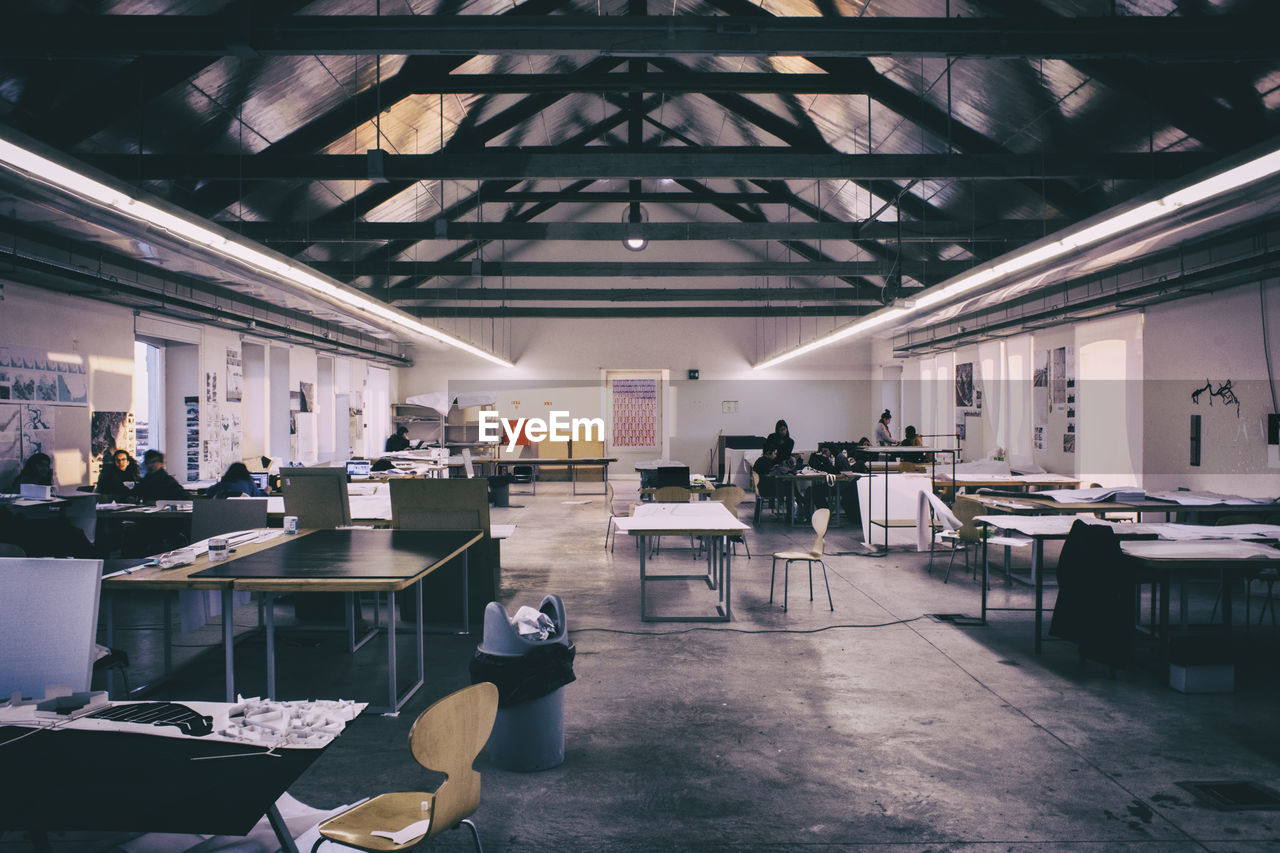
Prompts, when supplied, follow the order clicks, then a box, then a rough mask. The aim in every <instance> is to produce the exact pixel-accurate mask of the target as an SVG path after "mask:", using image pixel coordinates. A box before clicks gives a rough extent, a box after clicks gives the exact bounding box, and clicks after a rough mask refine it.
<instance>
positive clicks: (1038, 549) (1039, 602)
mask: <svg viewBox="0 0 1280 853" xmlns="http://www.w3.org/2000/svg"><path fill="white" fill-rule="evenodd" d="M1043 560H1044V540H1043V539H1040V538H1037V539H1036V544H1035V545H1034V546H1033V547H1032V549H1031V576H1032V578H1034V579H1035V584H1036V641H1035V653H1036V654H1040V646H1041V643H1042V642H1043V641H1042V640H1041V638H1040V631H1041V629H1042V628H1043V627H1044V572H1043V571H1041V563H1042V562H1043Z"/></svg>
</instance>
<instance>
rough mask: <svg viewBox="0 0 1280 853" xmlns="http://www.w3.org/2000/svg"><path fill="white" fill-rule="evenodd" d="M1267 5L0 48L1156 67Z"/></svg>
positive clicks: (111, 35)
mask: <svg viewBox="0 0 1280 853" xmlns="http://www.w3.org/2000/svg"><path fill="white" fill-rule="evenodd" d="M1276 24H1277V17H1276V15H1275V14H1274V13H1270V14H1268V13H1259V14H1235V15H1211V16H1205V17H1195V18H1188V17H1165V16H1161V17H1144V16H1119V17H1089V18H1083V17H1082V18H1062V19H1055V20H1051V21H1044V20H1037V19H1032V20H1023V19H1017V20H1014V19H1008V18H890V17H862V18H836V17H786V18H777V19H773V20H769V21H763V20H761V19H757V18H736V17H714V16H695V15H682V16H674V17H668V16H652V17H648V16H646V17H641V16H626V17H613V16H610V17H587V16H578V15H556V16H548V17H541V18H530V19H527V20H522V21H518V22H517V21H514V20H508V19H503V18H500V17H492V18H487V17H485V16H482V15H456V16H438V15H422V16H416V15H386V16H369V15H298V16H293V17H291V18H289V19H288V20H287V21H284V22H278V21H267V22H258V21H255V20H254V19H253V18H252V17H251V16H250V15H249V14H248V13H247V10H242V9H237V10H234V11H233V12H232V13H231V14H224V15H23V14H13V15H8V16H6V20H5V28H4V30H3V32H0V54H3V55H5V56H7V57H10V58H33V59H50V58H58V59H64V58H85V57H90V58H93V57H103V56H166V55H167V56H174V55H205V56H232V55H234V56H301V55H331V56H332V55H346V56H350V55H359V54H419V55H431V54H441V55H450V54H453V55H456V54H489V55H501V56H512V55H578V56H581V55H584V54H587V55H611V56H622V57H629V56H643V57H653V56H681V55H683V56H695V55H696V56H886V55H895V56H988V57H1055V58H1075V57H1089V56H1092V57H1097V56H1109V57H1129V58H1139V59H1147V60H1156V61H1178V62H1189V61H1223V62H1237V61H1242V60H1249V59H1265V60H1272V59H1274V58H1275V32H1276Z"/></svg>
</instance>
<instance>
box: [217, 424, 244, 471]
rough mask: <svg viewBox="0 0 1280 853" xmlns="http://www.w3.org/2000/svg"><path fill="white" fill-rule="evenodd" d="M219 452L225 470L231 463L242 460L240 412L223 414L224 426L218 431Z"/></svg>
mask: <svg viewBox="0 0 1280 853" xmlns="http://www.w3.org/2000/svg"><path fill="white" fill-rule="evenodd" d="M218 451H219V453H220V455H221V456H222V462H223V470H225V468H226V466H229V465H231V463H233V462H239V461H240V460H241V454H240V414H239V413H238V412H223V413H222V424H221V427H220V429H219V431H218Z"/></svg>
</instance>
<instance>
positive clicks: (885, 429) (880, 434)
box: [875, 409, 898, 447]
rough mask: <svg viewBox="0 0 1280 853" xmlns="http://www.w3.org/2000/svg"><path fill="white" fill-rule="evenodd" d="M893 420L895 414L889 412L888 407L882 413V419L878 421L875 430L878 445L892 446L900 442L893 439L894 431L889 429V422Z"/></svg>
mask: <svg viewBox="0 0 1280 853" xmlns="http://www.w3.org/2000/svg"><path fill="white" fill-rule="evenodd" d="M892 422H893V415H892V414H890V413H889V410H888V409H885V410H884V411H883V412H881V413H880V420H878V421H877V422H876V431H875V437H876V446H877V447H892V446H893V445H895V444H897V443H898V442H896V441H894V440H893V433H892V432H890V431H889V424H890V423H892Z"/></svg>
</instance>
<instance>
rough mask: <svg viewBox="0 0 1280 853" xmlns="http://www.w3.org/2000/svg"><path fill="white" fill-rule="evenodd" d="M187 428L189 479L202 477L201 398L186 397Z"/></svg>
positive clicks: (184, 403)
mask: <svg viewBox="0 0 1280 853" xmlns="http://www.w3.org/2000/svg"><path fill="white" fill-rule="evenodd" d="M182 402H183V406H184V408H185V412H186V418H185V421H186V428H187V441H186V449H187V479H188V480H199V479H200V398H199V397H184V398H183V401H182Z"/></svg>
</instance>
